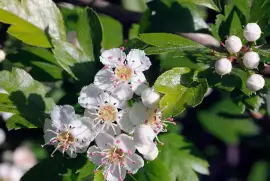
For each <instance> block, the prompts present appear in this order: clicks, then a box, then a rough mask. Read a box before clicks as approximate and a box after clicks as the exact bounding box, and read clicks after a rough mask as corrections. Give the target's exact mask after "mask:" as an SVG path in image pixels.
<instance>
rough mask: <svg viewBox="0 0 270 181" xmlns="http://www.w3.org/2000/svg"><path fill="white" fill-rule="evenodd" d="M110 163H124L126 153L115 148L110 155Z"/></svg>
mask: <svg viewBox="0 0 270 181" xmlns="http://www.w3.org/2000/svg"><path fill="white" fill-rule="evenodd" d="M108 156H109V157H108V162H110V163H118V162H120V163H122V162H123V160H124V156H125V153H123V151H122V150H121V149H119V148H113V149H111V150H110V151H109V153H108Z"/></svg>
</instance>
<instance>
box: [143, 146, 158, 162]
mask: <svg viewBox="0 0 270 181" xmlns="http://www.w3.org/2000/svg"><path fill="white" fill-rule="evenodd" d="M158 153H159V151H158V148H157V146H156V145H155V146H152V147H151V149H149V152H148V153H146V154H144V155H143V157H144V158H145V159H146V160H149V161H152V160H155V159H156V158H157V156H158Z"/></svg>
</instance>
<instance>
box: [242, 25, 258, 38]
mask: <svg viewBox="0 0 270 181" xmlns="http://www.w3.org/2000/svg"><path fill="white" fill-rule="evenodd" d="M261 33H262V31H261V28H260V27H259V25H258V24H257V23H248V24H247V25H246V27H245V29H244V37H245V39H246V40H247V41H256V40H258V39H259V38H260V37H261Z"/></svg>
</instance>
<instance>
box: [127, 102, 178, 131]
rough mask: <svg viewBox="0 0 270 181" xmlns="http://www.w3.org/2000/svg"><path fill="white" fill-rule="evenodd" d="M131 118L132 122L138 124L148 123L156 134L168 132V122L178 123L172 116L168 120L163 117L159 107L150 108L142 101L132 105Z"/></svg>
mask: <svg viewBox="0 0 270 181" xmlns="http://www.w3.org/2000/svg"><path fill="white" fill-rule="evenodd" d="M129 118H130V121H131V122H132V124H134V125H136V126H138V125H141V124H147V125H149V126H151V128H152V129H153V131H154V132H155V134H158V133H160V132H167V124H168V123H170V124H176V123H175V122H174V121H173V119H172V118H168V120H163V119H162V113H161V111H160V110H159V109H158V108H154V109H151V108H148V107H146V106H144V105H143V104H142V103H141V102H136V103H134V104H133V105H132V108H131V110H130V113H129Z"/></svg>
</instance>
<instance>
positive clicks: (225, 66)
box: [215, 58, 232, 75]
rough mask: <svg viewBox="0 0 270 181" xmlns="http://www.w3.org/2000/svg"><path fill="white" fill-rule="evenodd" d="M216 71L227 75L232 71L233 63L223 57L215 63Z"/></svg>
mask: <svg viewBox="0 0 270 181" xmlns="http://www.w3.org/2000/svg"><path fill="white" fill-rule="evenodd" d="M215 71H216V73H217V74H218V75H225V74H228V73H230V72H231V71H232V63H231V61H230V60H228V59H227V58H222V59H220V60H218V61H216V63H215Z"/></svg>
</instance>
